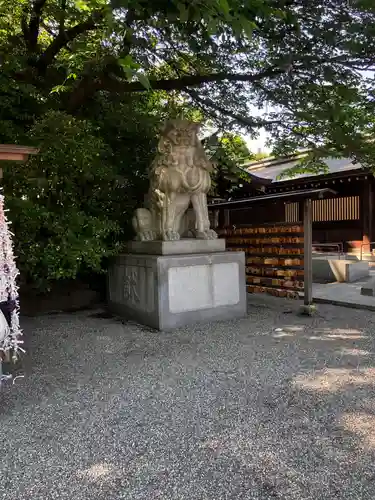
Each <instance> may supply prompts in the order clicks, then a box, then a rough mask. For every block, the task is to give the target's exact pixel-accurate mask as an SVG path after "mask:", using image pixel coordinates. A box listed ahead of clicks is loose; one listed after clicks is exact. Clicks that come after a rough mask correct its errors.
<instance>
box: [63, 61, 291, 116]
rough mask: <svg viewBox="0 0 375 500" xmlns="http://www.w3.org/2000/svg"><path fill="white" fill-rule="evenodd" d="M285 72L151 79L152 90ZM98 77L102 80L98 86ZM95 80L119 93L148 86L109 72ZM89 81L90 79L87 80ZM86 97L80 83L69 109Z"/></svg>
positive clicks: (251, 79)
mask: <svg viewBox="0 0 375 500" xmlns="http://www.w3.org/2000/svg"><path fill="white" fill-rule="evenodd" d="M283 73H285V70H284V69H281V68H277V67H271V68H268V69H266V70H264V71H261V72H259V73H256V74H251V75H246V74H242V73H212V74H209V75H185V76H181V77H180V78H171V79H167V80H152V79H150V84H151V89H152V90H166V91H171V90H186V88H187V87H199V86H201V85H203V84H205V83H211V82H221V81H236V82H238V81H242V82H256V81H258V80H262V79H264V78H272V77H276V76H278V75H281V74H283ZM98 79H99V80H100V83H99V86H98ZM92 80H95V81H96V83H95V87H96V88H95V90H99V89H100V90H108V91H111V92H118V93H131V92H144V91H146V88H145V86H144V85H142V83H141V82H139V81H135V82H125V81H122V80H119V79H116V78H113V77H111V76H109V74H108V73H107V74H103V75H100V77H96V78H95V75H93V76H92ZM86 81H89V80H86ZM86 92H87V94H88V95H92V92H91V90H90V88H87V89H86ZM84 97H85V90H84V89H82V85H81V84H78V85H77V87H76V89H75V90H73V92H72V94H71V97H70V102H69V106H68V108H69V111H70V112H74V111H75V110H76V109H77V108H79V107H80V106H81V105H82V104H83V100H84Z"/></svg>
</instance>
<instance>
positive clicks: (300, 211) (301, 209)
mask: <svg viewBox="0 0 375 500" xmlns="http://www.w3.org/2000/svg"><path fill="white" fill-rule="evenodd" d="M304 207H305V202H304V201H299V202H298V222H303V217H304V210H305V208H304Z"/></svg>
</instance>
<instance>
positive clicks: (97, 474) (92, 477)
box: [79, 463, 113, 481]
mask: <svg viewBox="0 0 375 500" xmlns="http://www.w3.org/2000/svg"><path fill="white" fill-rule="evenodd" d="M112 470H113V467H112V466H111V465H109V464H104V463H99V464H94V465H92V466H91V467H88V468H87V469H85V470H82V471H80V472H79V476H81V477H83V478H86V479H88V480H89V481H98V480H99V479H103V478H106V477H107V476H108V475H109V474H110V473H111V472H112Z"/></svg>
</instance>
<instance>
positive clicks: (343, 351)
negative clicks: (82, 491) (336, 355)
mask: <svg viewBox="0 0 375 500" xmlns="http://www.w3.org/2000/svg"><path fill="white" fill-rule="evenodd" d="M340 354H341V355H342V356H370V354H371V352H370V351H365V350H363V349H346V348H345V347H343V348H342V349H341V351H340Z"/></svg>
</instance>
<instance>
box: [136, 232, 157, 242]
mask: <svg viewBox="0 0 375 500" xmlns="http://www.w3.org/2000/svg"><path fill="white" fill-rule="evenodd" d="M139 239H140V240H141V241H155V240H156V239H157V234H156V233H155V232H154V231H143V232H142V233H140V235H139Z"/></svg>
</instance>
